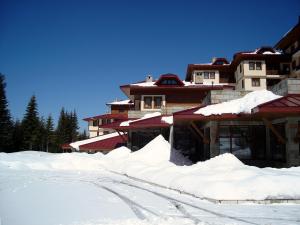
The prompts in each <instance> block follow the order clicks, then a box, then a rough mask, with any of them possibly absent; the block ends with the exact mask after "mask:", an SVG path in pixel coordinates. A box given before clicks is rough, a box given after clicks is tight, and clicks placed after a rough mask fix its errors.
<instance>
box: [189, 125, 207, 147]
mask: <svg viewBox="0 0 300 225" xmlns="http://www.w3.org/2000/svg"><path fill="white" fill-rule="evenodd" d="M191 126H192V127H193V128H194V129H195V131H196V133H197V134H198V135H199V136H200V137H201V139H202V141H203V143H204V144H209V140H208V139H207V138H206V137H205V136H204V134H203V132H202V131H201V130H200V129H199V128H198V127H197V125H196V124H195V122H194V121H192V122H191Z"/></svg>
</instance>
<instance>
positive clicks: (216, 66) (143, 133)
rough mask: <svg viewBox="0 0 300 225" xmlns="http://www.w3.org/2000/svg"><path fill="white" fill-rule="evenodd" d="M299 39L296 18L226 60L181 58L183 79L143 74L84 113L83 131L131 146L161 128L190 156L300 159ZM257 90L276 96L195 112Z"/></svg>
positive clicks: (277, 163)
mask: <svg viewBox="0 0 300 225" xmlns="http://www.w3.org/2000/svg"><path fill="white" fill-rule="evenodd" d="M299 40H300V27H299V23H298V24H297V25H296V26H295V27H294V28H293V29H291V30H290V31H289V32H288V33H287V34H286V35H285V36H284V37H283V38H282V39H281V40H280V41H279V42H278V43H277V44H276V45H275V47H274V48H272V47H260V48H258V49H256V50H254V51H243V52H238V53H236V54H234V56H233V59H232V61H231V62H229V61H228V60H227V59H225V58H213V59H212V62H211V63H205V64H189V65H188V66H187V72H186V76H185V79H184V80H181V79H180V78H179V76H177V75H175V74H163V75H160V76H159V78H158V79H156V80H155V79H154V78H153V77H152V76H151V75H148V76H147V77H146V79H145V80H144V81H142V82H137V83H132V84H127V85H122V86H120V88H121V90H122V91H123V92H124V94H125V95H126V96H127V98H128V100H125V101H117V102H113V103H108V104H107V105H108V106H110V113H108V114H104V115H99V116H94V117H90V118H86V119H85V120H86V121H88V122H89V131H90V137H92V136H98V135H102V134H108V133H111V132H113V131H116V132H117V133H118V134H119V136H120V137H122V140H123V141H124V142H125V141H126V143H127V146H128V147H129V148H130V149H131V150H133V151H136V150H138V149H140V148H142V147H143V146H144V145H145V144H147V143H148V142H149V141H150V140H151V139H153V138H154V137H155V136H157V135H159V134H162V135H163V136H164V137H165V138H166V139H168V140H169V141H170V143H171V145H172V147H173V148H174V149H176V150H178V151H181V152H182V153H183V154H185V155H187V156H188V157H189V158H190V159H191V160H193V161H194V162H197V161H201V160H206V159H209V158H211V157H214V156H216V155H219V154H223V153H225V152H230V153H232V154H234V155H236V156H237V157H238V158H239V159H241V160H242V161H243V162H245V163H246V164H249V165H256V166H273V167H285V166H295V165H300V150H299V137H300V128H299V126H300V79H299V78H300V76H299V75H300V74H299V73H298V72H299V68H300V67H299V65H300V61H299V56H300V51H299V46H300V41H299ZM298 67H299V68H298ZM263 90H265V91H266V90H269V91H272V92H273V93H275V94H277V95H281V96H283V97H281V98H278V97H276V99H267V100H266V101H264V102H262V104H258V105H255V107H254V108H253V109H252V110H251V111H249V112H247V113H244V112H227V111H224V112H218V113H212V114H210V115H202V114H199V113H197V112H198V111H199V110H200V111H201V110H205V109H207V107H210V106H211V105H214V106H215V107H218V106H222V104H223V103H224V102H228V101H232V100H237V99H239V100H238V101H242V100H243V99H244V98H246V99H247V98H248V96H251V94H250V93H256V92H253V91H263ZM272 92H267V91H266V92H261V93H265V94H266V95H269V94H270V93H272ZM226 104H227V103H226ZM245 104H246V103H245ZM88 148H91V146H90V147H89V146H88V147H87V148H86V149H88ZM99 151H100V150H99Z"/></svg>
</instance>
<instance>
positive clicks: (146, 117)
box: [120, 112, 161, 127]
mask: <svg viewBox="0 0 300 225" xmlns="http://www.w3.org/2000/svg"><path fill="white" fill-rule="evenodd" d="M160 115H161V112H154V113H147V114H145V115H144V116H143V117H141V118H140V119H137V120H127V121H124V122H122V123H120V126H121V127H127V126H129V124H130V123H132V122H137V121H140V120H144V119H149V118H152V117H156V116H160Z"/></svg>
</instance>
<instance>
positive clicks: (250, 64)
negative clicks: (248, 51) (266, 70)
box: [249, 62, 255, 70]
mask: <svg viewBox="0 0 300 225" xmlns="http://www.w3.org/2000/svg"><path fill="white" fill-rule="evenodd" d="M249 70H255V63H254V62H249Z"/></svg>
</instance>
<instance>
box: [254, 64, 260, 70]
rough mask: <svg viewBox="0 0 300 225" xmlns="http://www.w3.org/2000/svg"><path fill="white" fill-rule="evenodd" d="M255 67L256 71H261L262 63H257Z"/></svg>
mask: <svg viewBox="0 0 300 225" xmlns="http://www.w3.org/2000/svg"><path fill="white" fill-rule="evenodd" d="M255 66H256V70H261V62H256V63H255Z"/></svg>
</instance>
